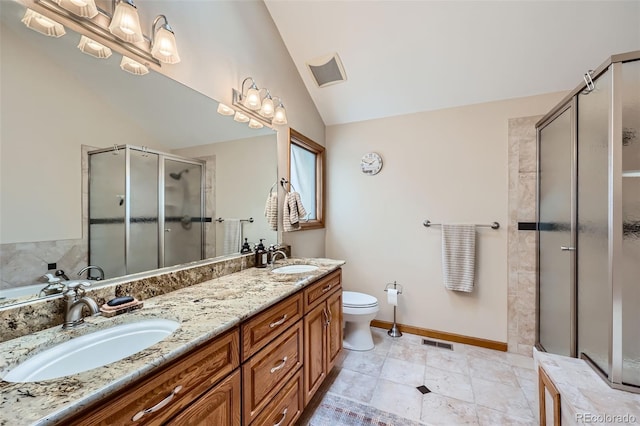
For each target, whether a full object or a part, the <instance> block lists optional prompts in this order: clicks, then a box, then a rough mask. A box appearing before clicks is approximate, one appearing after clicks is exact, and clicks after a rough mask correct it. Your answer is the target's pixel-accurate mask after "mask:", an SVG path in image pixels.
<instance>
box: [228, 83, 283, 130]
mask: <svg viewBox="0 0 640 426" xmlns="http://www.w3.org/2000/svg"><path fill="white" fill-rule="evenodd" d="M232 95H233V96H232V104H233V106H234V107H235V108H236V109H237V110H240V111H242V112H243V113H244V114H245V115H247V116H248V117H250V118H253V119H254V120H256V121H257V122H259V123H261V124H263V125H264V124H266V125H269V126H270V125H272V124H276V125H283V124H287V113H286V110H285V109H284V105H283V104H282V99H281V98H280V97H273V96H272V95H271V92H270V91H269V90H268V89H266V88H262V89H259V88H258V85H257V83H256V82H255V80H254V79H253V78H252V77H247V78H245V79H244V80H242V84H241V85H240V91H238V90H236V89H233V90H232ZM274 98H277V99H278V102H277V103H276V102H275V101H274ZM236 121H237V120H236ZM249 127H252V126H249ZM252 128H258V127H252Z"/></svg>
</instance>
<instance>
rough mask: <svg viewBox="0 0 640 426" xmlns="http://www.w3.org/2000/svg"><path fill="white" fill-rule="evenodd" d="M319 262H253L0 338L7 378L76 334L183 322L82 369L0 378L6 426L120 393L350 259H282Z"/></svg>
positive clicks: (0, 416)
mask: <svg viewBox="0 0 640 426" xmlns="http://www.w3.org/2000/svg"><path fill="white" fill-rule="evenodd" d="M289 264H312V265H316V266H318V267H319V269H318V270H316V271H312V272H308V273H302V274H282V275H281V274H274V273H272V272H271V271H270V270H269V269H268V268H264V269H262V268H250V269H245V270H243V271H241V272H236V273H233V274H230V275H225V276H223V277H220V278H216V279H213V280H209V281H205V282H203V283H200V284H196V285H193V286H190V287H186V288H183V289H180V290H176V291H173V292H171V293H167V294H164V295H161V296H156V297H153V298H150V299H146V300H144V307H143V308H142V309H140V310H137V311H133V312H130V313H127V314H123V315H118V316H116V317H113V318H105V317H101V316H97V317H90V318H86V319H85V322H86V325H85V326H83V327H80V328H79V329H77V330H70V331H63V330H62V329H61V327H60V326H56V327H52V328H49V329H46V330H42V331H39V332H37V333H33V334H29V335H26V336H23V337H19V338H16V339H13V340H9V341H6V342H3V343H0V377H4V375H5V374H7V372H8V371H9V370H11V368H13V367H14V366H15V365H17V364H18V363H20V362H22V361H23V360H25V359H26V358H28V357H29V356H30V355H33V354H35V353H38V352H41V351H43V350H45V349H47V348H49V347H51V346H55V345H56V344H59V343H61V342H63V341H66V340H69V339H71V338H73V337H76V336H79V335H83V334H87V333H91V332H92V331H96V330H99V329H103V328H107V327H111V326H113V325H117V324H123V323H127V322H134V321H138V320H141V319H148V318H165V319H171V320H175V321H178V322H179V323H180V327H179V328H178V329H177V330H176V331H175V332H174V333H173V334H171V335H170V336H168V337H167V338H165V339H164V340H162V341H161V342H159V343H157V344H155V345H153V346H151V347H149V348H147V349H145V350H143V351H140V352H138V353H136V354H134V355H131V356H129V357H127V358H124V359H122V360H120V361H116V362H114V363H112V364H108V365H106V366H103V367H99V368H95V369H92V370H89V371H85V372H83V373H79V374H75V375H72V376H67V377H63V378H59V379H51V380H45V381H40V382H32V383H8V382H5V381H1V382H0V425H11V426H18V425H30V424H42V425H44V424H51V423H54V422H57V421H59V420H61V419H64V418H65V417H67V416H69V415H71V414H74V413H77V412H78V411H80V410H81V409H83V408H85V407H86V406H88V405H90V404H93V403H95V402H96V401H99V400H100V399H102V398H104V397H106V396H108V395H110V394H113V393H114V392H116V391H118V390H119V389H122V388H123V387H125V386H127V385H128V384H130V383H132V382H134V381H136V380H138V379H139V378H140V377H141V376H144V375H146V374H148V373H150V372H153V371H154V370H157V369H158V368H159V367H161V366H164V365H165V364H166V363H168V362H170V361H171V360H174V359H176V358H178V357H179V356H181V355H183V354H185V353H187V352H189V351H190V350H191V349H193V348H195V347H197V346H198V345H200V344H202V343H204V342H206V341H208V340H210V339H212V338H213V337H215V336H217V335H219V334H221V333H223V332H224V331H226V330H229V329H231V328H233V327H234V326H236V325H238V324H239V323H240V322H241V321H242V320H244V319H246V318H248V317H250V316H252V315H253V314H255V313H257V312H259V311H262V310H263V309H265V308H267V307H269V306H270V305H273V304H275V303H276V302H278V301H280V300H282V299H284V298H286V297H287V296H289V295H291V294H293V293H295V292H296V291H298V290H300V289H301V288H303V287H305V286H306V285H308V284H309V283H311V282H313V281H315V280H316V279H317V278H319V277H322V276H324V275H326V274H328V273H330V272H331V271H333V270H335V269H337V268H339V267H340V266H342V265H343V264H344V261H339V260H332V259H288V260H285V261H279V262H278V265H280V266H281V265H289Z"/></svg>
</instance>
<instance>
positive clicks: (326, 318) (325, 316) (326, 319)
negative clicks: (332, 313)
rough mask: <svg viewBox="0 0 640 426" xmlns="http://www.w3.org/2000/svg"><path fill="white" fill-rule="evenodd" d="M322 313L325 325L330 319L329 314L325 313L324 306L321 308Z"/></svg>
mask: <svg viewBox="0 0 640 426" xmlns="http://www.w3.org/2000/svg"><path fill="white" fill-rule="evenodd" d="M322 314H323V315H324V319H325V321H324V326H325V327H327V326H328V325H329V323H330V322H331V321H330V320H329V314H328V313H327V309H326V308H322Z"/></svg>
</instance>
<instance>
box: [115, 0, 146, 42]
mask: <svg viewBox="0 0 640 426" xmlns="http://www.w3.org/2000/svg"><path fill="white" fill-rule="evenodd" d="M109 31H110V32H111V34H113V35H114V36H116V37H118V38H120V39H122V40H124V41H126V42H129V43H139V42H141V41H143V40H144V37H143V36H142V27H141V26H140V17H139V16H138V10H137V8H136V5H135V4H133V0H119V1H117V3H116V4H115V9H114V11H113V18H111V23H110V24H109Z"/></svg>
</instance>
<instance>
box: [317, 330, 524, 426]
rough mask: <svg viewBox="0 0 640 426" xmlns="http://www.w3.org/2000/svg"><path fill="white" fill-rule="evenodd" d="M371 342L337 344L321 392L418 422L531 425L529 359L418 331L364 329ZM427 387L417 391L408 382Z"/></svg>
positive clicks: (412, 384)
mask: <svg viewBox="0 0 640 426" xmlns="http://www.w3.org/2000/svg"><path fill="white" fill-rule="evenodd" d="M372 331H373V337H374V342H375V345H376V346H375V348H374V349H373V350H372V351H368V352H354V351H348V350H345V351H344V352H345V354H344V356H343V357H342V359H341V360H340V362H339V364H338V365H337V366H336V367H335V369H336V371H335V372H334V374H332V376H333V377H335V378H334V379H333V381H332V382H331V383H329V384H328V387H327V388H326V392H332V393H335V394H337V395H340V396H342V397H344V398H348V399H352V400H355V401H358V402H361V403H364V404H366V405H369V406H373V407H375V408H377V409H379V410H382V411H386V412H389V413H394V414H396V415H398V416H402V417H403V418H406V419H410V420H414V421H419V422H422V423H424V424H426V425H447V426H454V425H455V426H457V425H483V426H484V425H487V426H496V425H536V424H537V420H536V413H537V402H536V392H537V376H536V374H535V371H534V367H533V359H532V358H528V357H525V356H522V355H517V354H511V353H506V352H499V351H494V350H490V349H484V348H478V347H475V346H468V345H464V344H458V343H454V344H453V351H450V350H447V349H442V348H436V347H431V346H426V345H423V344H422V337H421V336H416V335H412V334H407V333H404V334H403V336H402V337H400V338H395V339H394V338H391V337H389V336H388V335H387V330H383V329H380V328H372ZM420 385H425V386H426V387H427V388H429V389H430V390H431V392H430V393H427V394H425V395H423V394H422V393H421V392H420V391H418V390H417V389H416V387H417V386H420Z"/></svg>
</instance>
